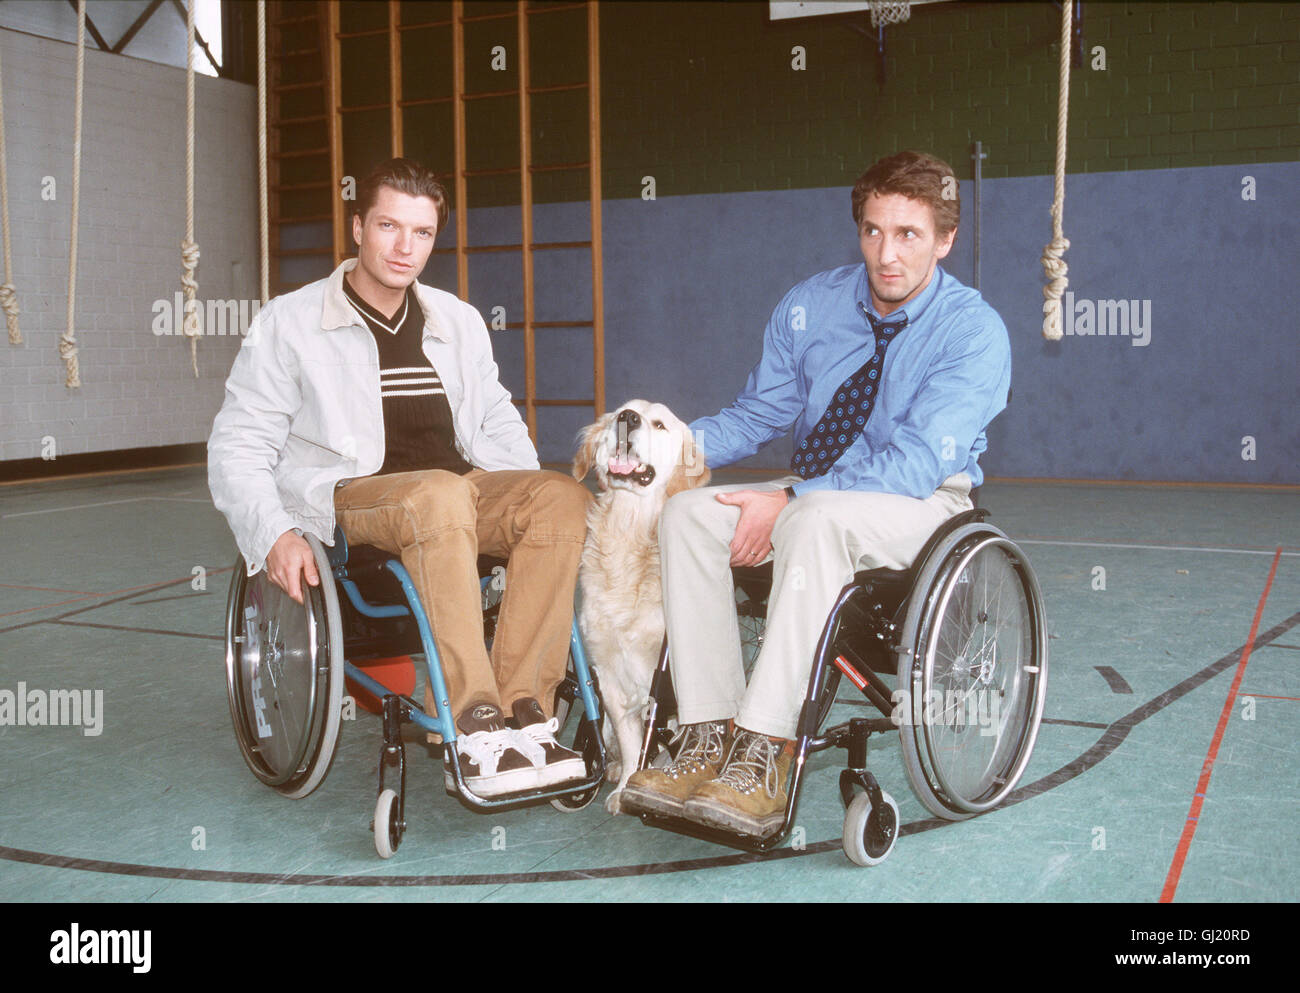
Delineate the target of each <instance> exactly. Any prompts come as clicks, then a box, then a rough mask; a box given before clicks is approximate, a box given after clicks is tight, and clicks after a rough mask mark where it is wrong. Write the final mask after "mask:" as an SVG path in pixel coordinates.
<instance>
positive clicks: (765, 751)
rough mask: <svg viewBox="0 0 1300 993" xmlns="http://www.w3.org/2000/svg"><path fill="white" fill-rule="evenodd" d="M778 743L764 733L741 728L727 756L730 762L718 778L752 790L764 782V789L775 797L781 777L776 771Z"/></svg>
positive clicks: (729, 784) (723, 781) (735, 788)
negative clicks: (755, 732) (753, 732)
mask: <svg viewBox="0 0 1300 993" xmlns="http://www.w3.org/2000/svg"><path fill="white" fill-rule="evenodd" d="M778 754H779V751H778V748H777V746H776V745H775V744H774V743H773V742H772V740H771V739H770V738H768V737H767V736H766V735H762V734H752V733H750V732H748V731H742V732H740V733H739V734H738V735H737V736H736V740H735V742H734V743H733V744H732V746H731V753H730V754H729V755H728V756H727V764H726V766H725V767H724V768H723V770H722V774H721V775H720V776H718V778H717V780H715V782H718V783H723V784H725V785H727V786H730V787H731V788H732V789H734V790H736V791H737V792H740V793H750V792H753V791H754V790H756V789H757V788H758V785H759V783H760V782H761V783H762V784H763V790H764V792H766V793H767V795H768V796H769V797H772V798H774V799H775V797H776V794H777V790H778V789H779V787H780V785H781V783H780V777H779V776H778V775H777V769H776V759H777V755H778Z"/></svg>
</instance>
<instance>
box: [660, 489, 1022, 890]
mask: <svg viewBox="0 0 1300 993" xmlns="http://www.w3.org/2000/svg"><path fill="white" fill-rule="evenodd" d="M972 496H973V497H974V496H975V494H972ZM988 516H989V513H988V511H987V510H985V509H981V508H976V509H973V510H970V511H967V512H965V513H962V514H958V515H957V516H955V517H953V518H951V519H950V520H948V521H946V522H945V523H944V524H943V525H941V526H940V527H939V529H938V530H936V531H935V533H934V534H933V535H932V536H931V537H930V539H929V540H928V541H927V543H926V544H925V546H924V547H923V548H922V550H921V552H920V553H919V554H918V555H917V556H916V559H915V560H914V562H913V565H912V566H911V568H909V569H906V570H892V569H869V570H863V571H860V572H858V573H857V574H856V575H855V576H854V578H853V580H852V582H850V583H848V584H847V585H845V586H844V588H843V589H842V590H841V592H840V594H839V596H838V597H837V599H836V601H835V605H834V607H833V609H832V610H831V612H830V615H829V616H828V617H827V619H826V623H825V625H824V626H823V628H822V633H821V637H820V639H819V641H818V644H817V649H816V654H815V657H814V660H813V665H812V671H811V674H810V675H809V680H808V686H807V691H806V694H805V697H804V701H803V706H802V710H801V712H800V716H799V721H798V726H797V737H796V742H795V755H794V761H793V762H792V764H791V773H790V775H791V779H790V783H789V786H788V799H787V803H786V808H785V815H784V819H783V821H782V823H781V825H780V827H779V828H778V829H775V830H774V831H773V832H772V833H770V834H768V835H764V836H762V837H757V836H749V835H740V834H732V833H729V832H726V831H721V830H716V829H713V828H710V827H708V826H706V825H702V824H698V823H695V822H693V821H690V820H687V819H685V818H676V817H669V816H664V815H662V814H658V813H648V812H640V811H638V815H639V816H640V818H641V820H642V821H643V822H645V823H646V824H650V825H652V826H655V827H660V828H665V829H668V830H672V831H676V832H679V833H681V834H687V835H691V836H693V837H697V838H704V839H706V840H709V841H714V842H718V843H721V844H725V845H729V846H732V847H735V848H740V849H743V850H748V851H756V852H765V851H769V850H771V849H773V848H775V847H777V846H778V845H780V844H782V843H783V842H784V841H785V839H786V838H787V837H788V836H789V834H790V832H791V830H792V828H793V826H794V824H795V816H796V811H797V809H798V803H799V791H800V786H801V784H802V780H803V778H804V776H805V774H806V771H807V769H806V767H807V762H808V757H809V755H810V754H812V753H814V752H819V751H823V750H826V749H829V748H833V747H838V748H843V749H846V750H847V753H848V754H847V761H846V768H845V769H844V770H843V771H842V772H841V773H840V777H839V790H840V798H841V800H842V801H843V804H844V807H845V817H844V835H843V848H844V852H845V854H846V855H847V856H848V857H849V859H850V860H851V861H853V862H854V863H856V864H858V865H875V864H877V863H879V862H881V861H883V860H884V859H885V858H887V857H888V856H889V854H890V852H891V851H892V850H893V847H894V843H895V841H896V840H897V837H898V830H899V813H898V804H897V803H896V802H895V801H894V799H893V797H891V796H890V795H889V794H888V793H887V792H885V791H884V790H883V789H882V788H881V787H880V785H879V783H878V782H877V780H876V777H875V775H874V774H873V773H871V772H870V771H868V770H867V743H868V738H869V737H870V736H871V735H872V734H878V733H886V732H888V733H894V732H897V733H898V734H899V735H900V738H901V744H902V749H901V751H902V756H903V766H904V769H905V771H906V774H907V779H908V781H909V783H910V784H911V787H912V790H913V792H914V793H915V794H916V796H917V798H918V799H919V800H920V801H921V803H922V804H923V805H924V806H925V808H926V809H927V810H929V811H930V812H931V813H932V814H934V815H935V816H936V817H939V818H942V819H945V820H950V821H959V820H964V819H966V818H969V817H973V816H975V815H976V814H980V813H983V812H985V811H988V810H991V809H992V808H994V807H996V806H997V805H998V804H1000V803H1001V802H1002V801H1004V800H1005V799H1006V798H1007V796H1008V795H1009V794H1010V793H1011V791H1012V790H1014V789H1015V787H1016V784H1017V783H1018V782H1019V780H1020V777H1021V775H1022V774H1023V773H1024V771H1025V767H1026V766H1027V765H1028V763H1029V758H1030V754H1031V753H1032V751H1033V748H1034V742H1035V740H1036V738H1037V735H1038V727H1039V722H1040V720H1041V718H1042V712H1043V704H1044V699H1045V696H1046V692H1047V624H1046V618H1045V614H1044V608H1043V596H1042V592H1041V590H1040V588H1039V585H1038V580H1037V578H1036V577H1035V576H1034V572H1033V569H1032V568H1031V567H1030V564H1029V560H1028V558H1027V557H1026V556H1025V554H1024V552H1023V551H1022V550H1021V549H1020V547H1019V546H1018V545H1016V544H1015V542H1013V541H1012V540H1011V539H1010V538H1008V537H1007V535H1006V534H1005V533H1003V532H1002V531H1001V530H999V529H998V528H996V527H994V526H993V525H991V524H988V523H987V518H988ZM732 578H733V581H734V584H735V587H736V591H737V592H736V597H737V601H738V604H737V612H738V614H739V619H740V628H741V635H742V642H744V644H743V645H742V648H743V654H744V657H745V660H746V664H747V667H748V666H749V665H751V664H752V662H753V658H754V656H755V655H756V654H757V649H758V647H759V646H760V645H761V641H762V632H763V628H764V625H765V622H766V617H767V598H768V595H769V593H770V591H771V586H772V566H771V564H770V563H768V564H766V565H763V566H756V567H734V568H733V569H732ZM670 662H671V660H670V657H669V651H668V645H667V642H666V640H665V644H664V648H663V652H662V654H661V656H660V660H659V666H658V668H657V670H656V672H655V675H654V679H653V683H652V686H651V691H650V709H649V712H648V715H647V720H646V730H645V735H644V738H643V742H642V747H641V754H640V756H639V760H638V765H637V767H638V768H639V769H644V768H646V767H647V766H648V765H649V764H651V763H660V764H662V763H664V762H665V761H666V760H667V759H668V758H671V757H672V755H673V748H674V744H675V739H674V738H673V736H672V735H671V734H670V724H669V719H670V718H671V717H673V716H674V713H675V708H676V703H675V700H674V697H673V691H672V680H671V670H670ZM890 675H892V676H893V677H894V679H895V682H894V684H893V685H892V686H891V685H890V684H888V683H887V682H886V681H885V679H884V678H882V677H885V676H890ZM841 678H845V679H847V680H848V681H849V682H850V683H852V684H853V685H854V686H855V687H856V688H857V689H858V690H859V691H860V692H861V693H862V695H863V696H865V697H866V701H867V703H868V704H869V705H871V706H873V707H874V708H875V709H876V710H878V711H879V712H880V714H881V716H880V717H875V718H867V717H854V718H851V719H850V720H848V721H845V722H842V723H839V724H835V725H833V726H827V720H828V717H829V715H830V711H831V707H832V705H833V704H834V703H835V700H836V694H837V691H838V689H839V686H840V680H841Z"/></svg>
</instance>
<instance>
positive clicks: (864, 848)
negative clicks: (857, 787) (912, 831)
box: [844, 790, 898, 865]
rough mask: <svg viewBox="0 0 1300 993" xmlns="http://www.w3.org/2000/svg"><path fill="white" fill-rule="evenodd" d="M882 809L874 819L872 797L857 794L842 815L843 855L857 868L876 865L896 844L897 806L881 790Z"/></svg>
mask: <svg viewBox="0 0 1300 993" xmlns="http://www.w3.org/2000/svg"><path fill="white" fill-rule="evenodd" d="M880 798H881V799H882V800H883V801H884V806H883V807H882V809H881V810H880V811H879V814H878V816H876V817H873V816H872V814H873V810H872V806H871V797H870V796H869V795H868V794H866V793H859V794H858V795H857V796H855V797H854V798H853V802H852V803H850V804H849V809H848V810H847V811H846V812H845V814H844V854H845V855H847V856H848V857H849V861H851V862H853V863H854V864H856V865H879V864H880V863H881V862H883V861H885V859H887V858H889V853H890V852H892V851H893V850H894V842H895V841H897V840H898V804H897V803H895V802H894V798H893V797H892V796H890V795H889V794H888V793H886V792H884V791H883V790H882V791H881V793H880Z"/></svg>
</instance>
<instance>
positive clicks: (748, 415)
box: [690, 263, 1011, 499]
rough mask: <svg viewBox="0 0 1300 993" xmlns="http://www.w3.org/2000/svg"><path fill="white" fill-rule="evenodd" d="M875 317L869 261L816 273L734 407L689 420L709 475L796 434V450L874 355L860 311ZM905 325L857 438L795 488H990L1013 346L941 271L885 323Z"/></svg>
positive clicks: (770, 327)
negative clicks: (984, 456) (966, 481)
mask: <svg viewBox="0 0 1300 993" xmlns="http://www.w3.org/2000/svg"><path fill="white" fill-rule="evenodd" d="M864 308H865V309H867V310H870V311H871V313H872V314H873V315H875V316H877V317H879V316H880V314H879V313H878V312H877V311H876V309H875V308H874V307H873V306H872V304H871V293H870V290H869V287H868V285H867V267H866V265H865V264H863V263H858V264H857V265H846V266H840V267H839V268H837V269H829V270H827V271H826V272H821V273H818V274H817V275H815V276H812V277H811V278H809V279H805V280H804V281H803V282H802V283H799V284H798V285H797V286H795V287H794V289H792V290H790V292H789V293H787V294H786V295H785V297H784V299H782V300H781V302H780V303H779V304H778V305H777V307H776V310H774V311H773V312H772V317H771V319H770V320H769V321H768V322H767V331H766V333H765V334H764V338H763V355H762V357H761V358H760V359H759V361H758V364H757V365H756V366H754V369H753V371H751V372H750V374H749V379H748V380H747V381H746V382H745V388H744V389H743V390H742V391H741V393H740V395H739V396H738V397H736V399H735V401H734V402H733V403H732V404H731V405H730V406H728V407H726V408H724V409H723V410H721V411H720V412H719V413H717V414H715V415H714V416H712V417H701V418H699V419H698V420H696V421H693V422H691V424H690V428H691V430H692V431H693V432H694V433H695V439H696V442H697V443H698V444H699V446H700V447H701V449H702V450H703V452H704V457H705V459H706V460H707V462H708V464H709V466H710V467H712V468H718V467H720V466H724V465H730V464H731V463H732V462H735V461H737V460H739V459H743V458H746V457H747V456H750V455H753V454H754V453H755V452H757V451H758V450H759V448H761V447H762V446H763V445H765V444H767V443H768V442H769V441H771V440H773V439H774V438H779V437H781V436H782V435H784V434H785V433H786V432H788V431H790V429H791V428H792V427H793V429H794V437H795V442H796V444H797V443H798V442H799V441H800V440H802V439H803V437H804V436H805V435H807V434H808V432H810V431H811V430H813V428H814V427H815V426H816V424H817V422H818V421H819V420H821V416H822V414H824V413H825V412H826V407H827V405H828V404H829V402H830V400H831V397H832V396H833V395H834V393H835V391H836V390H837V389H838V388H839V386H840V384H841V383H843V382H844V381H845V380H846V379H848V377H849V376H851V375H852V374H853V373H854V372H855V371H857V370H858V369H859V368H860V367H861V366H862V363H863V362H865V361H866V360H867V358H868V357H869V356H870V355H871V354H872V352H873V351H874V349H875V345H876V343H875V336H874V335H873V333H872V331H871V326H870V324H868V322H867V319H866V317H864V316H863V313H862V311H863V309H864ZM903 315H906V316H907V318H908V325H907V327H906V328H905V329H904V330H903V331H902V332H901V333H899V334H898V336H897V337H896V338H895V339H894V341H893V342H891V344H890V346H889V349H888V351H887V352H886V353H885V364H884V368H883V370H882V372H881V377H880V383H881V385H880V393H879V395H878V396H877V397H876V403H875V406H874V407H873V408H872V411H871V416H870V417H869V418H868V419H867V424H866V427H865V429H864V430H863V432H862V434H861V435H860V436H859V437H858V438H857V440H856V441H854V442H853V444H851V445H850V446H849V447H848V448H847V449H846V450H845V452H844V454H843V455H841V456H840V458H839V459H838V460H837V461H836V463H835V464H834V465H833V466H832V467H831V468H830V470H829V471H828V472H826V473H825V474H824V475H821V476H816V477H814V478H812V479H807V480H802V481H800V482H797V483H795V484H794V491H795V494H796V495H800V494H804V493H810V492H813V491H815V490H823V489H835V490H867V491H872V492H881V493H899V494H902V495H904V496H910V497H915V498H917V499H925V498H926V497H928V496H930V495H931V494H932V493H934V491H935V490H937V489H938V488H939V486H940V485H941V484H942V483H943V481H944V480H945V479H947V478H948V477H949V476H951V475H953V474H954V473H957V472H961V471H963V470H965V471H966V472H967V473H968V474H969V475H970V478H971V485H972V486H978V485H979V484H980V483H981V482H983V479H984V474H983V472H982V471H981V470H980V467H979V462H978V459H979V455H980V453H981V452H982V451H984V449H985V448H987V447H988V439H987V438H986V437H985V434H984V429H985V427H987V426H988V424H989V422H990V421H992V420H993V418H994V417H995V416H997V414H998V412H999V411H1001V410H1002V408H1003V407H1005V406H1006V402H1007V390H1008V389H1009V387H1010V385H1011V341H1010V339H1009V337H1008V335H1007V329H1006V325H1004V324H1003V323H1002V319H1001V318H1000V317H998V315H997V312H996V311H994V310H993V308H992V307H990V306H989V305H988V304H987V303H985V302H984V299H983V298H982V297H981V296H980V295H979V293H978V292H976V291H975V290H972V289H970V288H969V287H968V286H965V285H963V284H962V283H961V282H959V281H958V280H956V279H954V278H953V277H952V276H950V275H948V274H947V273H946V272H944V271H943V269H942V268H940V267H939V266H935V269H934V274H933V275H932V276H931V278H930V282H929V284H928V285H927V286H926V288H925V289H924V290H922V291H921V293H920V295H919V296H917V297H916V298H915V299H913V300H911V301H909V302H908V303H907V304H906V305H904V306H903V307H900V308H899V309H898V310H895V311H893V312H892V313H891V314H889V316H888V317H887V318H886V319H887V320H890V321H894V320H898V319H900V318H901V317H902V316H903Z"/></svg>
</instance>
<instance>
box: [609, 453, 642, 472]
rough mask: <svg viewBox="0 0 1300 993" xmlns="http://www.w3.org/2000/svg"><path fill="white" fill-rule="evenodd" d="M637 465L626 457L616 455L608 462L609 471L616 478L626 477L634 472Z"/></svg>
mask: <svg viewBox="0 0 1300 993" xmlns="http://www.w3.org/2000/svg"><path fill="white" fill-rule="evenodd" d="M639 464H640V463H638V462H636V461H634V460H632V459H630V458H627V457H626V456H618V455H616V456H614V457H613V458H612V459H610V460H609V471H610V472H612V473H614V475H616V476H626V475H627V474H628V473H632V472H636V467H637V466H638V465H639Z"/></svg>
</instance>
